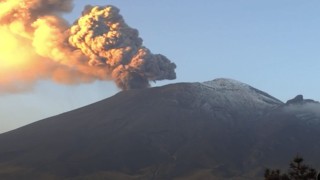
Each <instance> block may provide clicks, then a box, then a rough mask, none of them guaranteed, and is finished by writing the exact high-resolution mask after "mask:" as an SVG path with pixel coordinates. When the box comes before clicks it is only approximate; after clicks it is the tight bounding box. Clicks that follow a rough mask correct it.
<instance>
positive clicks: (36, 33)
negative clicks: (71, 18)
mask: <svg viewBox="0 0 320 180" xmlns="http://www.w3.org/2000/svg"><path fill="white" fill-rule="evenodd" d="M0 9H1V11H0V35H1V41H0V92H8V91H10V92H12V91H19V90H24V89H27V88H30V87H32V85H33V84H34V83H36V82H37V81H38V80H41V79H51V80H53V81H55V82H58V83H65V84H76V83H87V82H91V81H94V80H114V81H115V82H116V84H117V85H118V87H120V88H122V89H125V90H126V89H133V88H144V87H148V86H149V81H157V80H163V79H175V78H176V75H175V68H176V65H175V64H174V63H172V62H170V60H168V59H167V58H166V57H165V56H163V55H160V54H152V53H151V52H150V50H149V49H147V48H146V47H144V46H143V43H142V39H141V38H140V37H139V34H138V31H137V30H136V29H133V28H131V27H129V26H128V25H127V24H126V23H125V21H124V19H123V18H122V16H121V15H120V14H119V9H118V8H116V7H114V6H104V7H98V6H96V7H93V6H87V7H86V8H85V10H84V12H83V14H82V17H80V18H79V19H78V20H77V21H76V22H75V23H74V24H73V25H72V26H70V25H69V24H68V22H67V21H66V20H64V19H63V18H62V16H61V14H62V13H68V12H70V11H71V9H72V0H50V1H48V0H15V1H13V0H0Z"/></svg>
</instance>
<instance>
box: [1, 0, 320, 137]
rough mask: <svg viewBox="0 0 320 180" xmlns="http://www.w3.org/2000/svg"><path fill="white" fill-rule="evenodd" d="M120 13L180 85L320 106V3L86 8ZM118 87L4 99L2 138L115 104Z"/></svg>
mask: <svg viewBox="0 0 320 180" xmlns="http://www.w3.org/2000/svg"><path fill="white" fill-rule="evenodd" d="M86 4H92V5H115V6H117V7H118V8H119V9H120V11H121V14H122V15H123V17H124V19H125V20H126V22H127V24H128V25H129V26H131V27H133V28H136V29H138V30H139V32H140V37H142V38H143V40H144V45H145V46H146V47H148V48H149V49H150V50H151V51H152V52H153V53H160V54H163V55H165V56H167V57H168V58H169V59H170V60H172V61H174V62H175V63H176V64H177V70H176V72H177V79H176V80H174V81H162V82H157V83H156V84H153V86H160V85H164V84H168V83H175V82H202V81H207V80H212V79H215V78H220V77H226V78H232V79H236V80H239V81H241V82H244V83H247V84H249V85H251V86H253V87H256V88H258V89H260V90H263V91H265V92H267V93H269V94H270V95H272V96H274V97H276V98H278V99H280V100H282V101H286V100H288V99H290V98H293V97H294V96H295V95H297V94H303V95H304V96H305V98H312V99H315V100H318V101H319V100H320V94H319V92H320V85H319V80H318V76H319V74H320V72H319V69H320V51H319V49H320V25H319V24H320V11H319V9H320V1H317V0H309V1H301V0H281V1H279V0H268V1H256V0H238V1H235V0H230V1H226V0H198V1H178V0H175V1H173V0H161V1H154V0H137V1H128V0H114V1H102V0H90V1H87V0H82V1H75V7H74V10H73V12H72V13H70V14H67V15H65V17H66V19H67V20H68V21H69V22H73V21H74V20H75V19H77V17H79V15H80V13H81V11H82V9H83V7H84V6H85V5H86ZM118 91H119V89H118V88H117V87H116V86H115V85H114V84H113V82H95V83H91V84H80V85H76V86H65V85H57V84H54V83H52V82H48V81H41V82H38V84H37V85H36V86H35V87H34V89H33V90H31V91H28V92H24V93H19V94H5V95H0V133H1V132H5V131H8V130H11V129H14V128H17V127H20V126H22V125H25V124H28V123H31V122H34V121H36V120H40V119H43V118H45V117H49V116H53V115H56V114H60V113H62V112H65V111H69V110H71V109H75V108H78V107H81V106H84V105H87V104H90V103H93V102H95V101H98V100H101V99H104V98H107V97H110V96H112V95H114V94H115V93H117V92H118Z"/></svg>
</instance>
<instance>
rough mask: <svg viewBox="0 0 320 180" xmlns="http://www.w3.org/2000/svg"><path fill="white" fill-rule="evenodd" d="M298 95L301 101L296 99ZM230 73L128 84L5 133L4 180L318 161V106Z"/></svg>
mask: <svg viewBox="0 0 320 180" xmlns="http://www.w3.org/2000/svg"><path fill="white" fill-rule="evenodd" d="M296 100H297V101H296ZM296 100H292V101H288V103H283V102H281V101H279V100H278V99H276V98H274V97H272V96H270V95H269V94H267V93H265V92H263V91H260V90H258V89H255V88H253V87H251V86H249V85H246V84H244V83H241V82H238V81H235V80H230V79H216V80H213V81H208V82H204V83H178V84H171V85H166V86H163V87H156V88H149V89H142V90H129V91H123V92H120V93H118V94H116V95H115V96H113V97H110V98H108V99H105V100H103V101H100V102H97V103H94V104H91V105H89V106H86V107H83V108H80V109H77V110H74V111H70V112H67V113H64V114H61V115H58V116H54V117H51V118H47V119H44V120H41V121H38V122H35V123H32V124H30V125H27V126H25V127H22V128H19V129H16V130H14V131H10V132H7V133H4V134H1V135H0V179H21V177H24V178H29V179H44V178H45V179H49V178H51V179H64V178H65V179H99V178H100V179H101V178H104V179H108V178H109V179H179V178H180V179H188V178H189V179H201V178H202V179H212V178H215V179H259V178H260V179H261V178H262V177H263V171H264V169H265V168H266V167H274V168H286V167H287V164H288V162H289V161H290V160H291V159H292V157H294V156H295V155H296V154H297V153H299V154H301V155H303V156H304V157H305V159H306V161H307V162H309V164H310V165H313V166H314V167H316V168H318V169H319V168H320V156H319V153H318V152H320V131H319V128H320V104H319V103H318V102H316V101H311V100H304V99H303V98H302V99H301V97H298V98H297V99H296Z"/></svg>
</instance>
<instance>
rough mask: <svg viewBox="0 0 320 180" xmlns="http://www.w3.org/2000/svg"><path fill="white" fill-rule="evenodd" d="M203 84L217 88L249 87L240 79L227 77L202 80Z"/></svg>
mask: <svg viewBox="0 0 320 180" xmlns="http://www.w3.org/2000/svg"><path fill="white" fill-rule="evenodd" d="M203 84H204V85H207V86H211V87H213V88H217V89H230V90H231V89H233V90H234V89H240V88H250V86H249V85H247V84H245V83H242V82H240V81H237V80H234V79H228V78H217V79H214V80H212V81H206V82H203Z"/></svg>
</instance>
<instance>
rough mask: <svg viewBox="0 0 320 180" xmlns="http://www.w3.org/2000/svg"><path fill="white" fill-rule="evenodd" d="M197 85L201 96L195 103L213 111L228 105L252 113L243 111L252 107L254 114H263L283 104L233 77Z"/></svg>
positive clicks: (230, 107) (229, 107)
mask: <svg viewBox="0 0 320 180" xmlns="http://www.w3.org/2000/svg"><path fill="white" fill-rule="evenodd" d="M195 85H197V86H198V88H200V90H199V96H200V98H198V99H199V101H198V102H195V103H194V104H195V106H202V107H203V108H204V109H207V110H212V111H213V110H217V109H219V108H226V107H227V108H228V109H237V110H238V111H242V112H241V113H242V114H243V113H244V114H251V113H252V112H243V111H248V109H250V110H252V111H255V113H253V114H260V115H261V114H263V113H264V112H266V110H270V109H273V108H276V107H278V106H280V105H282V104H283V103H282V102H281V101H280V100H278V99H276V98H274V97H272V96H270V95H269V94H267V93H265V92H263V91H260V90H258V89H255V88H253V87H251V86H249V85H247V84H244V83H241V82H239V81H236V80H232V79H225V78H220V79H215V80H212V81H206V82H203V83H200V84H195Z"/></svg>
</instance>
